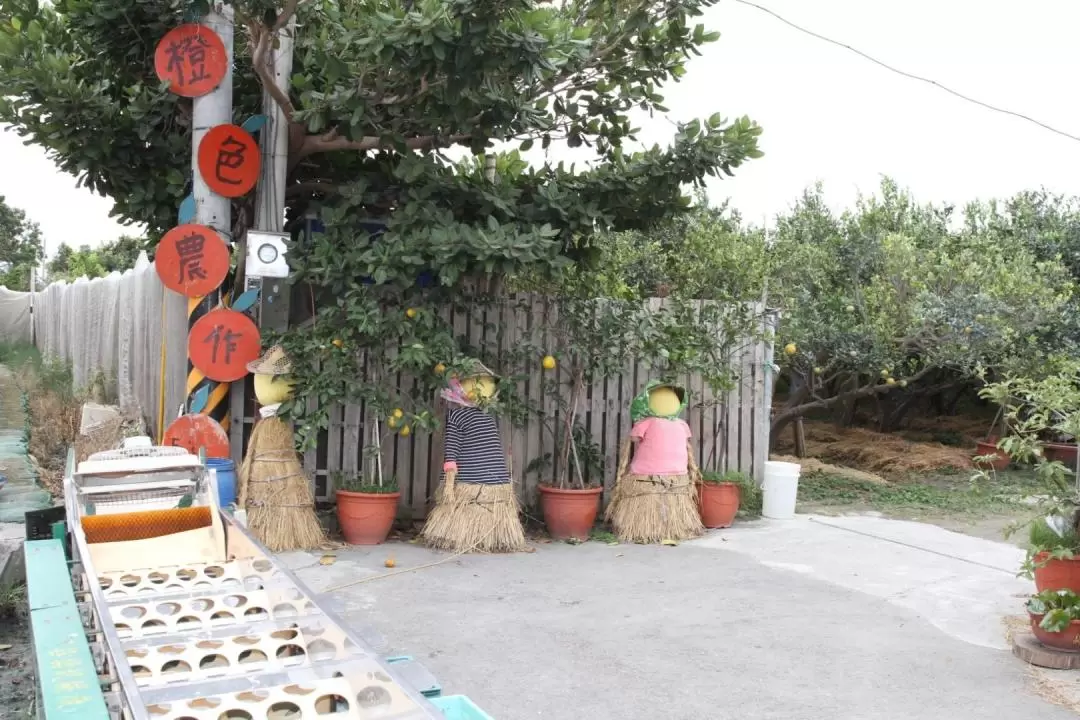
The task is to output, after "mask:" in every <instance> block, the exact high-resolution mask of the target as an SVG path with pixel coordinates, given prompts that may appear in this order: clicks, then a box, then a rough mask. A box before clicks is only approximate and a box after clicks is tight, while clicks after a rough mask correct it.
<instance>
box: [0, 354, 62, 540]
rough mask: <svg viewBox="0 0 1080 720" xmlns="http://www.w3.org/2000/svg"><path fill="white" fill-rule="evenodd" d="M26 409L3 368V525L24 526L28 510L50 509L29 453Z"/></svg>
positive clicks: (0, 424) (0, 380)
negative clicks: (14, 524) (9, 523)
mask: <svg viewBox="0 0 1080 720" xmlns="http://www.w3.org/2000/svg"><path fill="white" fill-rule="evenodd" d="M26 440H27V437H26V409H25V408H24V407H23V397H22V391H21V390H20V389H19V387H18V385H17V384H16V383H15V376H14V374H12V372H11V370H10V369H8V368H7V367H4V366H3V365H0V474H2V475H4V476H5V477H6V478H7V484H6V485H4V487H3V489H0V523H3V522H12V523H21V522H22V521H23V515H24V514H25V513H26V512H27V511H28V510H38V509H41V508H46V507H49V505H51V502H50V498H49V493H47V492H45V491H44V490H42V489H41V488H40V487H39V486H38V484H37V477H36V476H35V473H34V468H33V466H32V465H31V464H30V459H29V457H28V456H27V450H26Z"/></svg>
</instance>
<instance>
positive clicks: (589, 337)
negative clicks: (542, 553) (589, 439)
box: [540, 293, 644, 540]
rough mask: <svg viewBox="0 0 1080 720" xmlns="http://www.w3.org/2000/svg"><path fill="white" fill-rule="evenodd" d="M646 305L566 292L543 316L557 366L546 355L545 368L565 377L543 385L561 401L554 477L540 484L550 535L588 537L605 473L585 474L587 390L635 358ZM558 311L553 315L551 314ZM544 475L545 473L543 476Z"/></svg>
mask: <svg viewBox="0 0 1080 720" xmlns="http://www.w3.org/2000/svg"><path fill="white" fill-rule="evenodd" d="M643 312H644V307H643V306H642V305H641V303H639V302H635V301H627V300H619V299H613V298H590V297H583V296H582V295H580V294H578V293H567V294H564V295H563V296H562V297H560V298H559V300H558V302H557V303H556V304H555V305H554V306H553V307H551V308H550V310H549V316H548V318H546V320H547V322H546V323H545V326H546V327H547V329H548V331H549V333H550V335H551V336H552V337H554V338H555V339H556V341H557V342H558V343H559V346H560V347H562V348H566V351H565V352H562V353H560V355H561V361H562V362H561V364H560V366H558V368H557V365H556V363H555V362H553V360H554V358H552V359H551V360H549V359H548V358H547V357H545V362H544V368H545V370H547V371H549V372H552V371H556V369H558V373H559V375H561V376H562V377H563V378H564V379H563V380H562V382H560V381H559V380H558V379H557V378H558V376H557V377H556V380H555V382H553V383H548V384H547V390H548V393H549V395H553V396H554V398H555V399H556V401H557V402H558V403H559V405H560V406H561V410H562V413H561V416H560V420H561V422H560V423H559V424H558V426H556V427H554V428H552V431H553V432H552V434H553V435H554V437H555V443H554V453H553V454H552V457H551V466H552V469H553V473H554V481H553V482H552V481H548V482H544V481H543V480H542V481H541V483H540V507H541V510H542V512H543V515H544V523H545V524H546V525H547V529H548V532H549V533H550V534H551V536H552V537H553V538H556V539H560V540H565V539H578V540H586V539H588V537H589V531H590V530H591V529H592V527H593V525H594V524H595V522H596V516H597V514H598V513H599V511H600V496H601V493H603V491H604V486H603V484H602V483H603V472H600V473H595V474H594V473H591V472H590V473H588V475H587V474H586V466H585V463H583V457H582V450H583V448H580V447H579V444H580V443H579V441H580V440H581V439H582V437H581V426H580V423H579V422H578V421H579V419H580V418H581V417H582V414H581V409H582V408H581V406H582V402H583V400H584V398H585V390H586V388H587V387H589V386H590V385H591V384H592V383H593V382H594V381H595V380H596V379H597V378H603V377H607V376H609V375H613V374H618V373H621V372H622V371H623V370H624V369H625V367H626V365H627V364H628V362H629V361H630V359H631V358H632V357H633V354H634V349H635V347H636V343H635V331H636V330H637V329H638V327H639V325H640V321H641V318H642V314H643ZM555 313H557V315H556V314H555ZM545 479H546V478H545Z"/></svg>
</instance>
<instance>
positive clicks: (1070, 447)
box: [1043, 443, 1076, 469]
mask: <svg viewBox="0 0 1080 720" xmlns="http://www.w3.org/2000/svg"><path fill="white" fill-rule="evenodd" d="M1043 456H1045V457H1046V459H1047V460H1050V461H1051V462H1053V461H1054V460H1057V461H1058V462H1060V463H1063V464H1064V465H1065V467H1067V468H1069V469H1072V468H1074V467H1076V444H1075V443H1046V444H1045V445H1043Z"/></svg>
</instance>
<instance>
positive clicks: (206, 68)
mask: <svg viewBox="0 0 1080 720" xmlns="http://www.w3.org/2000/svg"><path fill="white" fill-rule="evenodd" d="M228 57H229V55H228V53H227V52H225V44H224V43H222V42H221V38H219V37H218V34H217V33H216V32H214V31H213V30H211V29H210V28H208V27H206V26H204V25H199V24H198V23H189V24H187V25H181V26H180V27H175V28H173V29H172V30H170V31H169V32H167V33H166V34H165V37H163V38H161V41H160V42H158V44H157V50H156V51H155V52H154V70H155V71H156V72H157V76H158V78H159V79H160V80H161V81H162V82H167V83H169V92H171V93H173V94H174V95H181V96H183V97H199V96H200V95H205V94H206V93H208V92H210V91H211V90H213V89H214V88H216V87H217V86H218V85H220V84H221V81H222V80H224V79H225V71H226V70H227V69H228Z"/></svg>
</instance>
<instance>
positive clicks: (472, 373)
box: [422, 361, 527, 552]
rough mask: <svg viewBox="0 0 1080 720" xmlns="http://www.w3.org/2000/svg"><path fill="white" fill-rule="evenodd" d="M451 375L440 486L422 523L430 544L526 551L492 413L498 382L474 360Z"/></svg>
mask: <svg viewBox="0 0 1080 720" xmlns="http://www.w3.org/2000/svg"><path fill="white" fill-rule="evenodd" d="M466 365H467V366H468V368H469V370H467V371H466V372H464V373H461V374H459V375H454V376H451V377H450V379H449V381H448V383H447V387H446V388H445V389H444V390H443V391H442V393H441V397H442V399H443V400H445V401H446V403H447V405H448V406H449V409H448V411H447V416H446V425H445V429H444V435H443V439H444V442H443V446H444V451H443V460H444V462H443V482H442V486H441V488H440V489H439V493H438V496H437V498H436V505H435V508H434V509H433V510H432V511H431V514H430V515H429V516H428V520H427V523H426V524H425V525H424V530H423V533H422V534H423V537H424V539H425V541H426V542H427V544H428V545H430V546H431V547H435V548H440V549H444V550H453V551H455V552H472V551H475V552H517V551H521V550H524V549H526V547H527V546H526V543H525V532H524V530H523V529H522V527H521V519H520V518H519V517H518V513H519V508H518V503H517V497H516V495H515V493H514V485H513V482H512V479H511V476H510V471H509V468H508V466H507V462H506V454H505V452H504V451H503V445H502V440H501V439H500V437H499V428H498V423H497V422H496V420H495V417H494V416H493V415H492V414H491V412H490V410H491V409H492V403H493V402H494V401H495V400H496V399H497V395H498V379H497V378H496V376H495V374H494V373H492V372H491V370H489V369H488V368H486V367H484V365H483V364H481V363H480V362H478V361H471V362H469V363H466Z"/></svg>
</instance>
